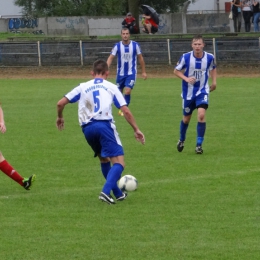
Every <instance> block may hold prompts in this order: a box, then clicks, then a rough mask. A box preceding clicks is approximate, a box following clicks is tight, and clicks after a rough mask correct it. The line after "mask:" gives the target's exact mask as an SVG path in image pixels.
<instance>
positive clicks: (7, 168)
mask: <svg viewBox="0 0 260 260" xmlns="http://www.w3.org/2000/svg"><path fill="white" fill-rule="evenodd" d="M5 131H6V127H5V122H4V112H3V109H2V107H1V106H0V132H1V133H3V134H4V133H5ZM0 170H1V171H2V172H3V173H5V174H6V175H7V176H8V177H10V178H11V179H13V180H14V181H16V182H17V183H18V184H20V185H21V186H22V187H24V188H25V189H26V190H30V187H31V186H32V183H33V181H34V180H35V177H36V176H35V175H34V174H33V175H32V176H30V177H29V178H23V177H22V176H21V175H20V174H19V173H18V172H17V171H16V170H14V168H13V167H12V166H11V165H10V164H9V163H8V162H7V161H6V160H5V158H4V156H3V154H2V153H1V152H0Z"/></svg>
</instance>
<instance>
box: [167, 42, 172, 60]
mask: <svg viewBox="0 0 260 260" xmlns="http://www.w3.org/2000/svg"><path fill="white" fill-rule="evenodd" d="M167 46H168V58H169V65H172V60H171V48H170V39H167Z"/></svg>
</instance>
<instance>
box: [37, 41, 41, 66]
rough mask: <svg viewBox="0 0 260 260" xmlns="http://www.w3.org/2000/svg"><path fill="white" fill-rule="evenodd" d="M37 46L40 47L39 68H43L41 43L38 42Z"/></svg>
mask: <svg viewBox="0 0 260 260" xmlns="http://www.w3.org/2000/svg"><path fill="white" fill-rule="evenodd" d="M37 46H38V59H39V66H42V58H41V56H42V55H41V44H40V41H38V42H37Z"/></svg>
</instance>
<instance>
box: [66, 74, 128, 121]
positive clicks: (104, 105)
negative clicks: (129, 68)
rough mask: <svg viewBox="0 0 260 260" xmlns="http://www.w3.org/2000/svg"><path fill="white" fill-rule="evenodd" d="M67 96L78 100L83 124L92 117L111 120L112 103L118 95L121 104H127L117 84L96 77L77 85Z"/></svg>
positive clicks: (72, 101)
mask: <svg viewBox="0 0 260 260" xmlns="http://www.w3.org/2000/svg"><path fill="white" fill-rule="evenodd" d="M65 97H66V98H67V99H68V100H69V101H70V103H74V102H77V101H78V118H79V124H80V125H81V126H83V125H86V124H87V123H89V122H90V121H91V120H92V119H94V120H111V121H112V122H113V115H112V107H111V105H112V103H113V99H114V97H116V99H117V101H118V102H119V104H120V106H124V105H126V102H125V99H124V97H123V95H122V93H121V92H120V90H119V89H118V88H117V86H116V85H115V84H112V83H111V82H109V81H107V80H104V79H101V78H95V79H93V80H90V81H88V82H85V83H81V84H80V85H79V86H77V87H75V88H74V89H73V90H71V91H70V92H69V93H67V94H66V95H65Z"/></svg>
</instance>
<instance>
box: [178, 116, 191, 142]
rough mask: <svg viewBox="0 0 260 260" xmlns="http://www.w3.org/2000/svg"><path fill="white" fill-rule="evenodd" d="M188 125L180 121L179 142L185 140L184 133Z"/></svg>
mask: <svg viewBox="0 0 260 260" xmlns="http://www.w3.org/2000/svg"><path fill="white" fill-rule="evenodd" d="M188 126H189V124H184V123H183V121H182V120H181V124H180V141H182V142H183V141H185V139H186V132H187V129H188Z"/></svg>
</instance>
